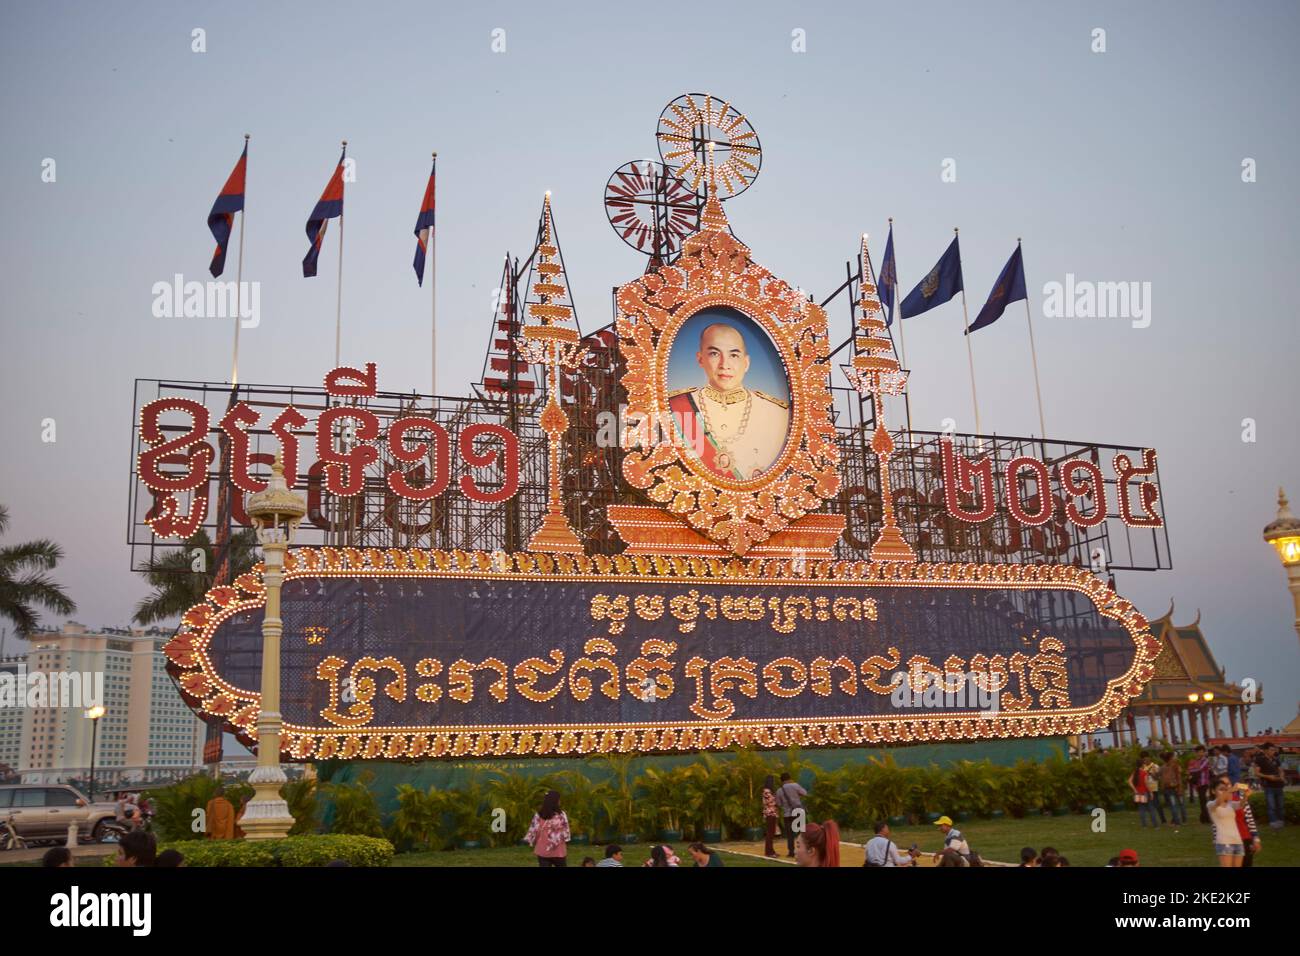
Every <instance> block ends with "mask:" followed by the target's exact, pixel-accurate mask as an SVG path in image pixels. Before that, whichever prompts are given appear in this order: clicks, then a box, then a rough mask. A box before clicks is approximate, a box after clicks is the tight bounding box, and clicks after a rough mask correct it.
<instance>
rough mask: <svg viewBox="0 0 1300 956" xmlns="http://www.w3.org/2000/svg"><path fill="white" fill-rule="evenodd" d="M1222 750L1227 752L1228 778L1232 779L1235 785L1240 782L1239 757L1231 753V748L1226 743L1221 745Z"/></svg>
mask: <svg viewBox="0 0 1300 956" xmlns="http://www.w3.org/2000/svg"><path fill="white" fill-rule="evenodd" d="M1223 749H1224V751H1225V752H1226V753H1227V754H1228V779H1229V780H1231V781H1232V785H1233V786H1234V787H1235V786H1236V785H1237V784H1239V783H1241V758H1240V757H1238V756H1237V755H1236V754H1235V753H1233V751H1232V748H1230V747H1229V746H1228V745H1227V744H1224V745H1223Z"/></svg>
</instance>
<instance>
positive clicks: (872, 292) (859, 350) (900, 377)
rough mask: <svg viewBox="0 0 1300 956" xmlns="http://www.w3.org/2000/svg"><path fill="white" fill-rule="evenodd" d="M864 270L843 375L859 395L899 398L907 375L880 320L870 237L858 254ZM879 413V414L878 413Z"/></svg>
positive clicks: (863, 239) (863, 242)
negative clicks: (849, 356)
mask: <svg viewBox="0 0 1300 956" xmlns="http://www.w3.org/2000/svg"><path fill="white" fill-rule="evenodd" d="M859 264H860V266H861V269H862V281H861V283H860V286H859V288H860V289H861V290H862V291H861V293H860V296H859V299H858V310H859V311H858V322H857V328H856V330H855V334H854V338H853V351H854V353H855V354H854V356H853V364H852V365H850V366H849V367H848V368H846V369H845V371H844V374H845V375H846V376H847V377H848V379H849V384H851V385H852V386H853V387H854V388H855V389H856V390H857V392H858V394H859V395H862V396H863V397H866V396H867V395H868V394H871V395H899V394H901V393H902V391H903V389H904V388H905V387H906V386H907V373H906V372H904V371H903V370H902V368H901V367H900V366H899V364H898V359H897V358H895V357H894V343H893V340H892V339H890V337H889V333H888V332H887V331H886V330H885V322H884V320H883V319H882V318H881V317H880V316H881V314H882V311H883V310H882V309H881V307H880V296H879V294H878V292H877V290H876V284H875V282H874V281H873V280H872V272H871V254H870V253H869V252H868V251H867V235H866V233H863V235H862V247H861V250H860V252H859ZM878 411H879V410H878Z"/></svg>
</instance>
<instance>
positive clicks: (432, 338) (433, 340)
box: [429, 150, 438, 410]
mask: <svg viewBox="0 0 1300 956" xmlns="http://www.w3.org/2000/svg"><path fill="white" fill-rule="evenodd" d="M433 164H434V177H437V166H438V151H437V150H434V152H433ZM433 183H434V185H433V187H434V190H437V189H438V181H437V178H434V181H433ZM434 208H437V195H434ZM437 234H438V230H437V229H435V228H434V226H433V225H430V226H429V321H430V325H429V342H430V345H432V346H433V365H432V372H430V376H429V382H430V386H432V389H433V390H432V393H430V401H432V402H433V407H434V410H437V407H438V402H437V399H435V398H433V397H434V395H437V394H438V252H437V242H438V241H437V238H435V237H437Z"/></svg>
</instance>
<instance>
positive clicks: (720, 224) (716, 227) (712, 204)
mask: <svg viewBox="0 0 1300 956" xmlns="http://www.w3.org/2000/svg"><path fill="white" fill-rule="evenodd" d="M705 182H706V185H705V200H704V212H703V213H701V214H700V225H701V228H702V229H704V230H708V231H712V232H730V231H731V224H730V223H729V222H727V214H726V213H725V212H723V211H722V203H721V201H720V200H719V199H718V170H717V167H716V166H715V165H714V161H713V144H712V143H709V160H708V179H707V180H706V181H705Z"/></svg>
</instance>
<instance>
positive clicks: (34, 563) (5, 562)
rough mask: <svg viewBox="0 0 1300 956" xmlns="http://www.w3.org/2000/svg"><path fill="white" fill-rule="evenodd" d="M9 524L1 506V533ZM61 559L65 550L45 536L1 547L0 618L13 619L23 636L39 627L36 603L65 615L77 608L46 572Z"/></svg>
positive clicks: (4, 509)
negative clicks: (24, 542)
mask: <svg viewBox="0 0 1300 956" xmlns="http://www.w3.org/2000/svg"><path fill="white" fill-rule="evenodd" d="M8 527H9V509H8V508H6V507H5V506H4V505H0V534H4V532H5V529H6V528H8ZM62 559H63V549H62V548H60V547H59V546H58V545H57V544H55V543H54V542H53V541H50V540H48V539H46V538H41V539H40V540H37V541H28V542H27V543H26V544H14V545H9V546H7V547H4V548H0V617H3V618H8V619H9V620H10V621H12V622H13V624H14V628H15V630H17V632H18V634H19V635H20V636H22V637H26V636H27V635H28V634H30V633H31V632H32V631H34V630H35V629H36V625H37V614H36V610H35V608H36V607H37V606H39V607H43V608H45V609H46V610H47V611H53V612H54V613H55V614H65V615H66V614H71V613H73V612H74V611H75V610H76V609H77V605H76V604H75V603H74V602H73V601H72V599H71V598H70V597H68V595H67V594H65V593H64V591H63V587H62V586H61V585H59V584H56V583H55V582H54V581H52V580H51V579H50V578H49V577H48V576H46V574H45V572H46V571H53V570H54V568H55V566H56V565H57V564H58V563H59V561H61V560H62Z"/></svg>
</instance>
